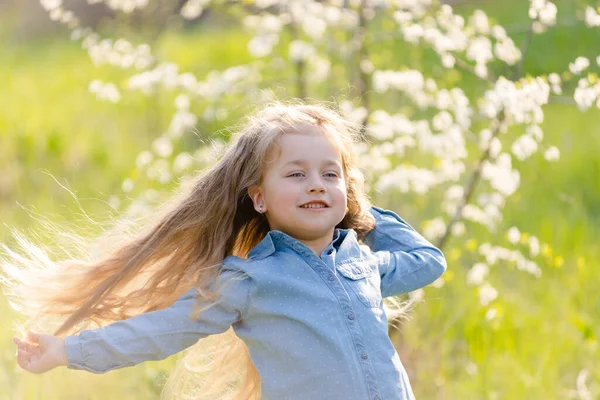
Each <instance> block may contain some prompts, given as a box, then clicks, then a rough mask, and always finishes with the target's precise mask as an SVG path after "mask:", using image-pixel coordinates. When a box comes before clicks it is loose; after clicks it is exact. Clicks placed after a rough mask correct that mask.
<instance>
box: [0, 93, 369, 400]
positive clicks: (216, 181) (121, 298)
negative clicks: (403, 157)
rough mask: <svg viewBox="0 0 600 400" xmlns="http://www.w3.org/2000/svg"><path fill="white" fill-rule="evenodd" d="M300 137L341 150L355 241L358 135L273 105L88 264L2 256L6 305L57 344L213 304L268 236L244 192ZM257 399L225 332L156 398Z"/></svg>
mask: <svg viewBox="0 0 600 400" xmlns="http://www.w3.org/2000/svg"><path fill="white" fill-rule="evenodd" d="M306 127H318V128H319V130H320V132H321V133H322V134H324V135H326V136H327V137H328V138H330V139H331V140H332V141H333V142H334V144H335V145H336V146H337V147H338V148H339V150H340V152H341V154H342V167H343V172H344V176H345V179H346V186H347V198H348V212H347V213H346V215H345V217H344V219H343V220H342V221H341V222H340V223H339V224H338V226H337V228H352V229H354V230H355V231H356V232H357V234H358V237H359V239H362V238H363V237H364V235H365V234H366V233H367V232H369V231H370V230H371V229H373V227H374V219H373V217H372V216H371V215H370V213H369V211H368V208H369V206H370V204H369V201H368V199H367V196H366V194H365V193H364V190H363V183H364V178H363V175H362V173H361V171H360V170H359V169H358V167H357V166H356V161H355V156H354V154H353V150H352V146H353V144H354V142H355V141H356V140H358V137H359V134H358V132H359V129H358V127H357V126H355V125H353V124H351V123H349V122H348V121H346V120H344V119H343V118H342V117H341V116H340V115H339V114H337V113H336V112H335V111H333V110H331V109H330V108H328V107H326V106H323V105H308V104H304V103H293V104H284V103H281V102H276V103H273V104H270V105H268V106H266V107H264V108H262V109H261V110H259V111H258V112H255V113H254V114H252V115H250V116H249V117H248V118H247V120H246V121H245V123H244V125H243V127H242V128H241V129H240V130H239V131H238V132H237V133H236V134H235V136H234V138H233V139H232V141H231V142H230V144H229V146H228V148H227V150H226V152H225V154H224V155H223V156H222V158H221V159H220V160H219V161H218V162H217V163H216V164H215V165H214V166H213V167H211V168H210V169H208V170H207V171H205V172H203V173H201V174H199V175H197V176H196V177H195V178H194V179H193V180H192V182H191V184H190V185H187V186H186V189H183V190H182V191H181V193H179V194H178V195H176V196H174V197H173V198H172V200H171V201H170V202H168V203H167V204H164V205H163V206H162V207H161V209H160V210H158V211H157V212H156V213H154V214H153V217H152V219H150V221H149V222H147V223H145V224H144V226H143V227H140V228H137V229H136V230H135V231H134V233H129V234H127V235H125V236H124V237H121V238H119V241H118V245H117V246H115V247H114V248H111V249H110V251H104V252H103V254H100V255H98V254H96V255H95V259H94V258H92V254H90V251H89V249H90V247H87V248H86V249H87V251H88V252H87V253H86V252H85V250H86V249H82V251H81V254H83V255H82V256H78V258H71V259H66V260H63V261H52V260H51V259H50V257H49V256H48V255H47V253H46V252H45V251H43V250H42V249H41V248H39V247H37V246H36V245H35V244H33V243H32V242H30V241H29V240H27V239H25V238H23V237H22V236H19V235H17V245H18V247H19V249H18V250H11V249H9V248H8V247H7V246H4V256H3V259H2V260H0V262H1V264H2V267H3V270H4V276H3V278H2V281H3V284H4V287H5V294H6V295H7V298H8V299H9V300H10V304H11V305H12V306H13V308H15V309H17V310H19V311H20V312H22V313H24V314H25V315H26V316H28V317H30V321H39V319H40V318H42V319H43V318H57V319H58V320H59V321H60V324H59V326H58V327H57V328H56V330H55V331H54V334H55V335H56V336H61V337H63V336H65V335H68V334H75V333H77V332H80V331H82V330H83V329H87V328H90V327H99V326H105V325H107V324H110V323H112V322H115V321H119V320H123V319H127V318H130V317H133V316H135V315H139V314H141V313H144V312H148V311H153V310H159V309H164V308H166V307H168V306H170V305H171V304H172V303H174V302H175V300H176V299H177V298H178V297H180V296H181V295H183V294H184V293H185V292H186V291H188V290H190V289H191V288H194V287H195V288H197V289H198V291H199V297H200V299H201V300H202V299H204V300H207V299H208V300H211V301H214V300H215V299H216V298H217V295H218V292H219V285H217V290H216V291H215V292H212V293H211V292H209V291H208V290H207V289H208V288H209V287H210V286H211V285H212V284H213V283H215V282H218V277H219V274H220V273H221V271H222V262H223V260H224V259H225V258H226V257H227V256H230V255H234V256H238V257H241V258H245V257H246V256H247V254H248V252H249V251H250V250H251V249H252V248H253V247H254V246H256V245H257V244H258V243H259V242H260V241H261V240H262V239H263V238H264V237H265V235H266V234H267V232H268V231H269V226H268V224H267V222H266V219H265V218H264V216H262V215H260V214H259V213H257V212H256V211H255V209H254V207H253V203H252V200H251V198H250V197H249V195H248V188H249V187H250V186H252V185H257V184H260V183H261V179H262V175H263V170H264V167H265V161H266V156H267V154H268V152H269V151H270V149H271V148H272V146H273V145H274V144H276V142H277V140H278V138H279V137H280V136H281V135H283V134H286V133H291V132H300V131H302V130H303V129H304V128H306ZM72 239H73V242H74V243H77V242H78V241H79V238H78V237H76V236H73V237H72ZM104 253H105V254H104ZM260 393H261V382H260V376H259V373H258V371H257V370H256V368H255V366H254V364H253V363H252V361H251V359H250V356H249V353H248V348H247V347H246V345H245V343H244V342H243V341H242V340H240V339H239V338H238V337H237V336H236V335H235V333H234V331H233V329H232V328H229V329H228V330H227V331H226V332H224V333H221V334H217V335H210V336H208V337H206V338H203V339H201V340H200V341H199V342H198V343H197V344H195V345H193V346H192V347H190V348H189V349H188V350H187V352H186V354H185V356H184V357H183V359H182V360H179V362H178V363H177V365H176V366H175V368H174V371H173V372H172V373H171V376H170V377H169V379H168V381H167V382H166V384H165V387H164V388H163V393H162V398H163V399H166V398H178V399H183V398H186V399H194V400H200V399H217V398H218V399H232V400H248V399H252V400H260Z"/></svg>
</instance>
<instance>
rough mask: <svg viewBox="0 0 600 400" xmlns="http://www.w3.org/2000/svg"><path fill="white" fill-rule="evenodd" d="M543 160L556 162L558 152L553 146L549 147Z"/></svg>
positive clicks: (558, 156)
mask: <svg viewBox="0 0 600 400" xmlns="http://www.w3.org/2000/svg"><path fill="white" fill-rule="evenodd" d="M544 158H545V159H546V161H558V159H559V158H560V151H559V150H558V148H556V147H555V146H550V147H549V148H548V149H547V150H546V151H545V152H544Z"/></svg>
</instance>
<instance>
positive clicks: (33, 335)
mask: <svg viewBox="0 0 600 400" xmlns="http://www.w3.org/2000/svg"><path fill="white" fill-rule="evenodd" d="M40 336H41V334H39V333H37V332H34V331H32V330H29V331H27V338H28V339H29V341H30V342H33V343H39V341H40Z"/></svg>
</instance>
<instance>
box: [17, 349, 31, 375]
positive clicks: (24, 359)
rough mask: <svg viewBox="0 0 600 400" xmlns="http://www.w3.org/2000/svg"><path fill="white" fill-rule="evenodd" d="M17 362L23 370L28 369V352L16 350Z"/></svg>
mask: <svg viewBox="0 0 600 400" xmlns="http://www.w3.org/2000/svg"><path fill="white" fill-rule="evenodd" d="M17 363H18V364H19V366H20V367H21V368H23V369H24V370H27V371H29V364H30V363H29V353H28V352H27V351H25V350H21V349H18V350H17Z"/></svg>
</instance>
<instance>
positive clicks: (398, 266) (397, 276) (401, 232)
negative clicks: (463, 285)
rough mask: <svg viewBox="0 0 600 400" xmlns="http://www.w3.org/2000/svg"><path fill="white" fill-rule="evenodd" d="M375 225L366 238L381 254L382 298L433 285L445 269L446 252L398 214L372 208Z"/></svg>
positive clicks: (370, 245)
mask: <svg viewBox="0 0 600 400" xmlns="http://www.w3.org/2000/svg"><path fill="white" fill-rule="evenodd" d="M370 211H371V214H372V215H373V216H374V217H375V228H374V229H373V230H371V231H370V232H369V233H367V235H366V236H365V238H364V240H363V241H364V243H365V244H366V245H368V246H369V247H370V248H371V250H373V251H374V252H376V253H379V254H378V255H379V257H380V259H381V262H380V264H379V274H380V275H381V294H382V296H383V297H389V296H394V295H397V294H401V293H407V292H411V291H413V290H416V289H419V288H421V287H423V286H425V285H428V284H430V283H431V282H433V281H434V280H436V279H437V278H439V277H440V276H441V275H442V274H443V273H444V271H445V270H446V259H445V258H444V254H443V253H442V252H441V251H440V250H439V249H438V248H436V247H435V246H434V245H432V244H431V243H430V242H429V241H428V240H427V239H425V238H424V237H423V236H421V235H420V234H419V233H418V232H417V231H415V230H414V229H413V228H412V227H411V226H410V225H409V224H407V223H406V222H405V221H404V220H403V219H402V218H400V217H399V216H398V215H397V214H396V213H394V212H393V211H389V210H383V209H381V208H378V207H371V209H370Z"/></svg>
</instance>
